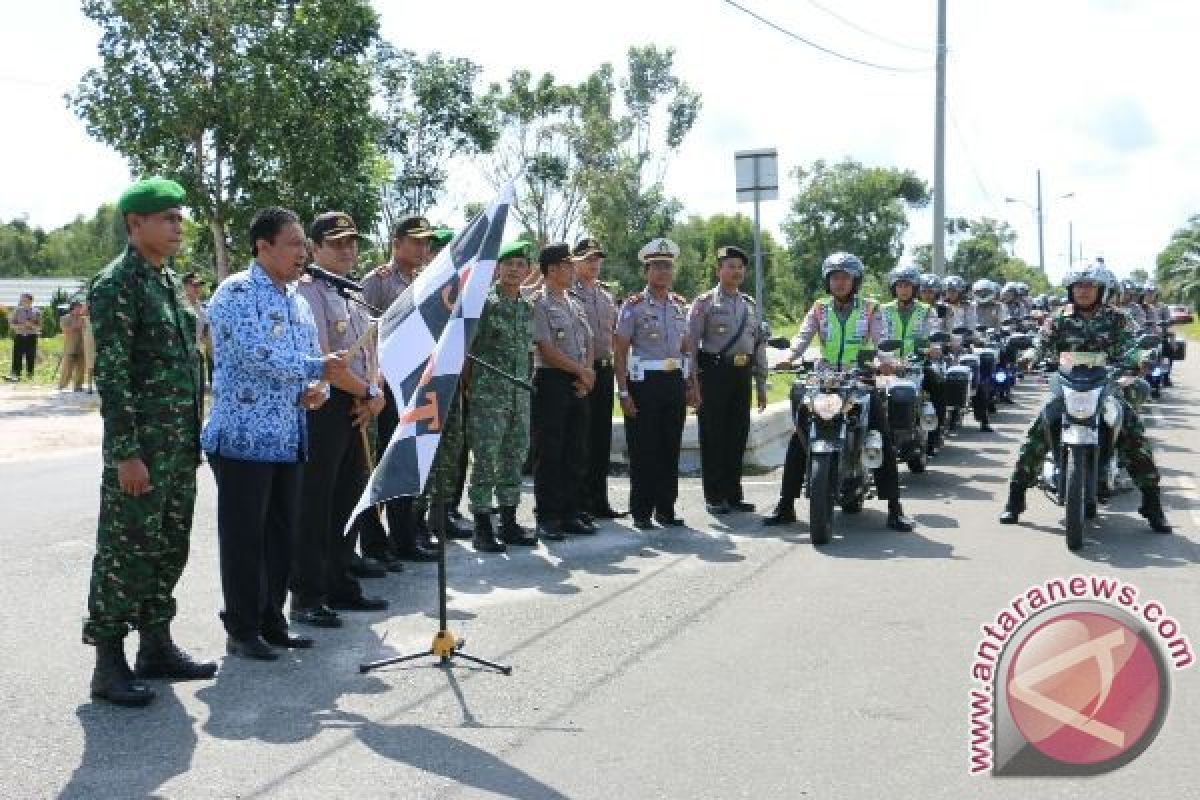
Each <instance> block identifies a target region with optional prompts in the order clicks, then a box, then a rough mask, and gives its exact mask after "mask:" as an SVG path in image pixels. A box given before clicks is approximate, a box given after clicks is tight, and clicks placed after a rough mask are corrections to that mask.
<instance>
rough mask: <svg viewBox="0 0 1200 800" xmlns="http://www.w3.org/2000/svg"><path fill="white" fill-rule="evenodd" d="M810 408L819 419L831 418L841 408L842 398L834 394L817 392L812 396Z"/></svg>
mask: <svg viewBox="0 0 1200 800" xmlns="http://www.w3.org/2000/svg"><path fill="white" fill-rule="evenodd" d="M812 410H813V413H815V414H816V415H817V416H818V417H820V418H821V419H824V420H830V419H833V418H834V417H836V416H837V415H838V412H840V411H841V410H842V398H841V396H840V395H836V394H819V395H817V396H816V397H814V398H813V401H812Z"/></svg>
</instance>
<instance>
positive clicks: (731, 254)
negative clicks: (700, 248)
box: [717, 245, 750, 267]
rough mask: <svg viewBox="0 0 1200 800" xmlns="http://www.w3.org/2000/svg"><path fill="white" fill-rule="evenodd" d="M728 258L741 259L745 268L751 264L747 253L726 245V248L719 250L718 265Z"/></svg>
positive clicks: (719, 248)
mask: <svg viewBox="0 0 1200 800" xmlns="http://www.w3.org/2000/svg"><path fill="white" fill-rule="evenodd" d="M727 258H740V259H741V260H742V266H743V267H744V266H746V265H747V264H749V263H750V259H749V258H747V257H746V251H745V250H743V249H742V248H740V247H734V246H733V245H726V246H725V247H718V248H717V263H718V264H720V263H721V262H722V261H724V260H725V259H727Z"/></svg>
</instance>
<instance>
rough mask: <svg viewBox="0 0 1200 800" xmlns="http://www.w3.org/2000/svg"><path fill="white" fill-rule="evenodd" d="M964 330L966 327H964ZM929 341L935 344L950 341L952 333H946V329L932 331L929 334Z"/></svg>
mask: <svg viewBox="0 0 1200 800" xmlns="http://www.w3.org/2000/svg"><path fill="white" fill-rule="evenodd" d="M963 330H966V329H965V328H964V329H963ZM929 341H931V342H933V343H934V344H945V343H946V342H948V341H950V334H948V333H946V332H945V331H938V332H937V333H931V334H929Z"/></svg>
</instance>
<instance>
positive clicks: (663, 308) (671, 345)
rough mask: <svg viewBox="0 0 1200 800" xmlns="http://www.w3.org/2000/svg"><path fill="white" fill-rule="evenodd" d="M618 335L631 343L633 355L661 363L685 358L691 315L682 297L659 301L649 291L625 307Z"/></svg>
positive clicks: (646, 290)
mask: <svg viewBox="0 0 1200 800" xmlns="http://www.w3.org/2000/svg"><path fill="white" fill-rule="evenodd" d="M617 335H618V336H621V337H623V338H625V339H628V340H629V345H630V353H631V354H632V355H633V356H635V357H637V358H641V359H646V360H649V361H658V360H660V359H665V358H681V357H682V356H683V341H684V338H685V337H686V336H687V313H686V310H685V308H684V304H683V302H682V298H680V297H679V296H678V295H675V294H671V293H669V292H668V293H667V296H666V298H665V299H663V300H659V299H657V298H656V297H654V295H653V294H651V292H650V289H649V288H646V289H644V290H643V291H642V292H641V293H639V294H637V295H634V296H632V297H630V299H628V300H626V301H625V305H623V306H622V307H621V314H620V316H619V317H618V320H617Z"/></svg>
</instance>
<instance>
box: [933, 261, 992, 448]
mask: <svg viewBox="0 0 1200 800" xmlns="http://www.w3.org/2000/svg"><path fill="white" fill-rule="evenodd" d="M944 285H945V289H946V300H945V303H946V310H947V312H948V313H947V316H946V320H945V322H946V330H947V331H949V332H951V333H953V332H954V330H955V329H956V328H967V329H968V330H970V333H969V334H968V336H971V337H973V336H974V335H975V326H976V325H978V324H979V321H978V317H976V315H975V304H974V303H973V302H971V300H970V298H968V297H967V296H966V289H967V282H966V281H964V280H963V279H962V277H961V276H959V275H947V276H946V280H945V284H944ZM951 346H952V347H959V348H961V344H960V345H951ZM989 386H991V377H990V376H985V375H980V376H979V382H978V384H977V385H976V387H975V394H974V396H973V397H972V398H971V409H972V411H973V412H974V414H975V421H976V422H978V423H979V430H980V431H981V432H982V433H991V432H992V425H991V422H990V421H989V419H988V387H989Z"/></svg>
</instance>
